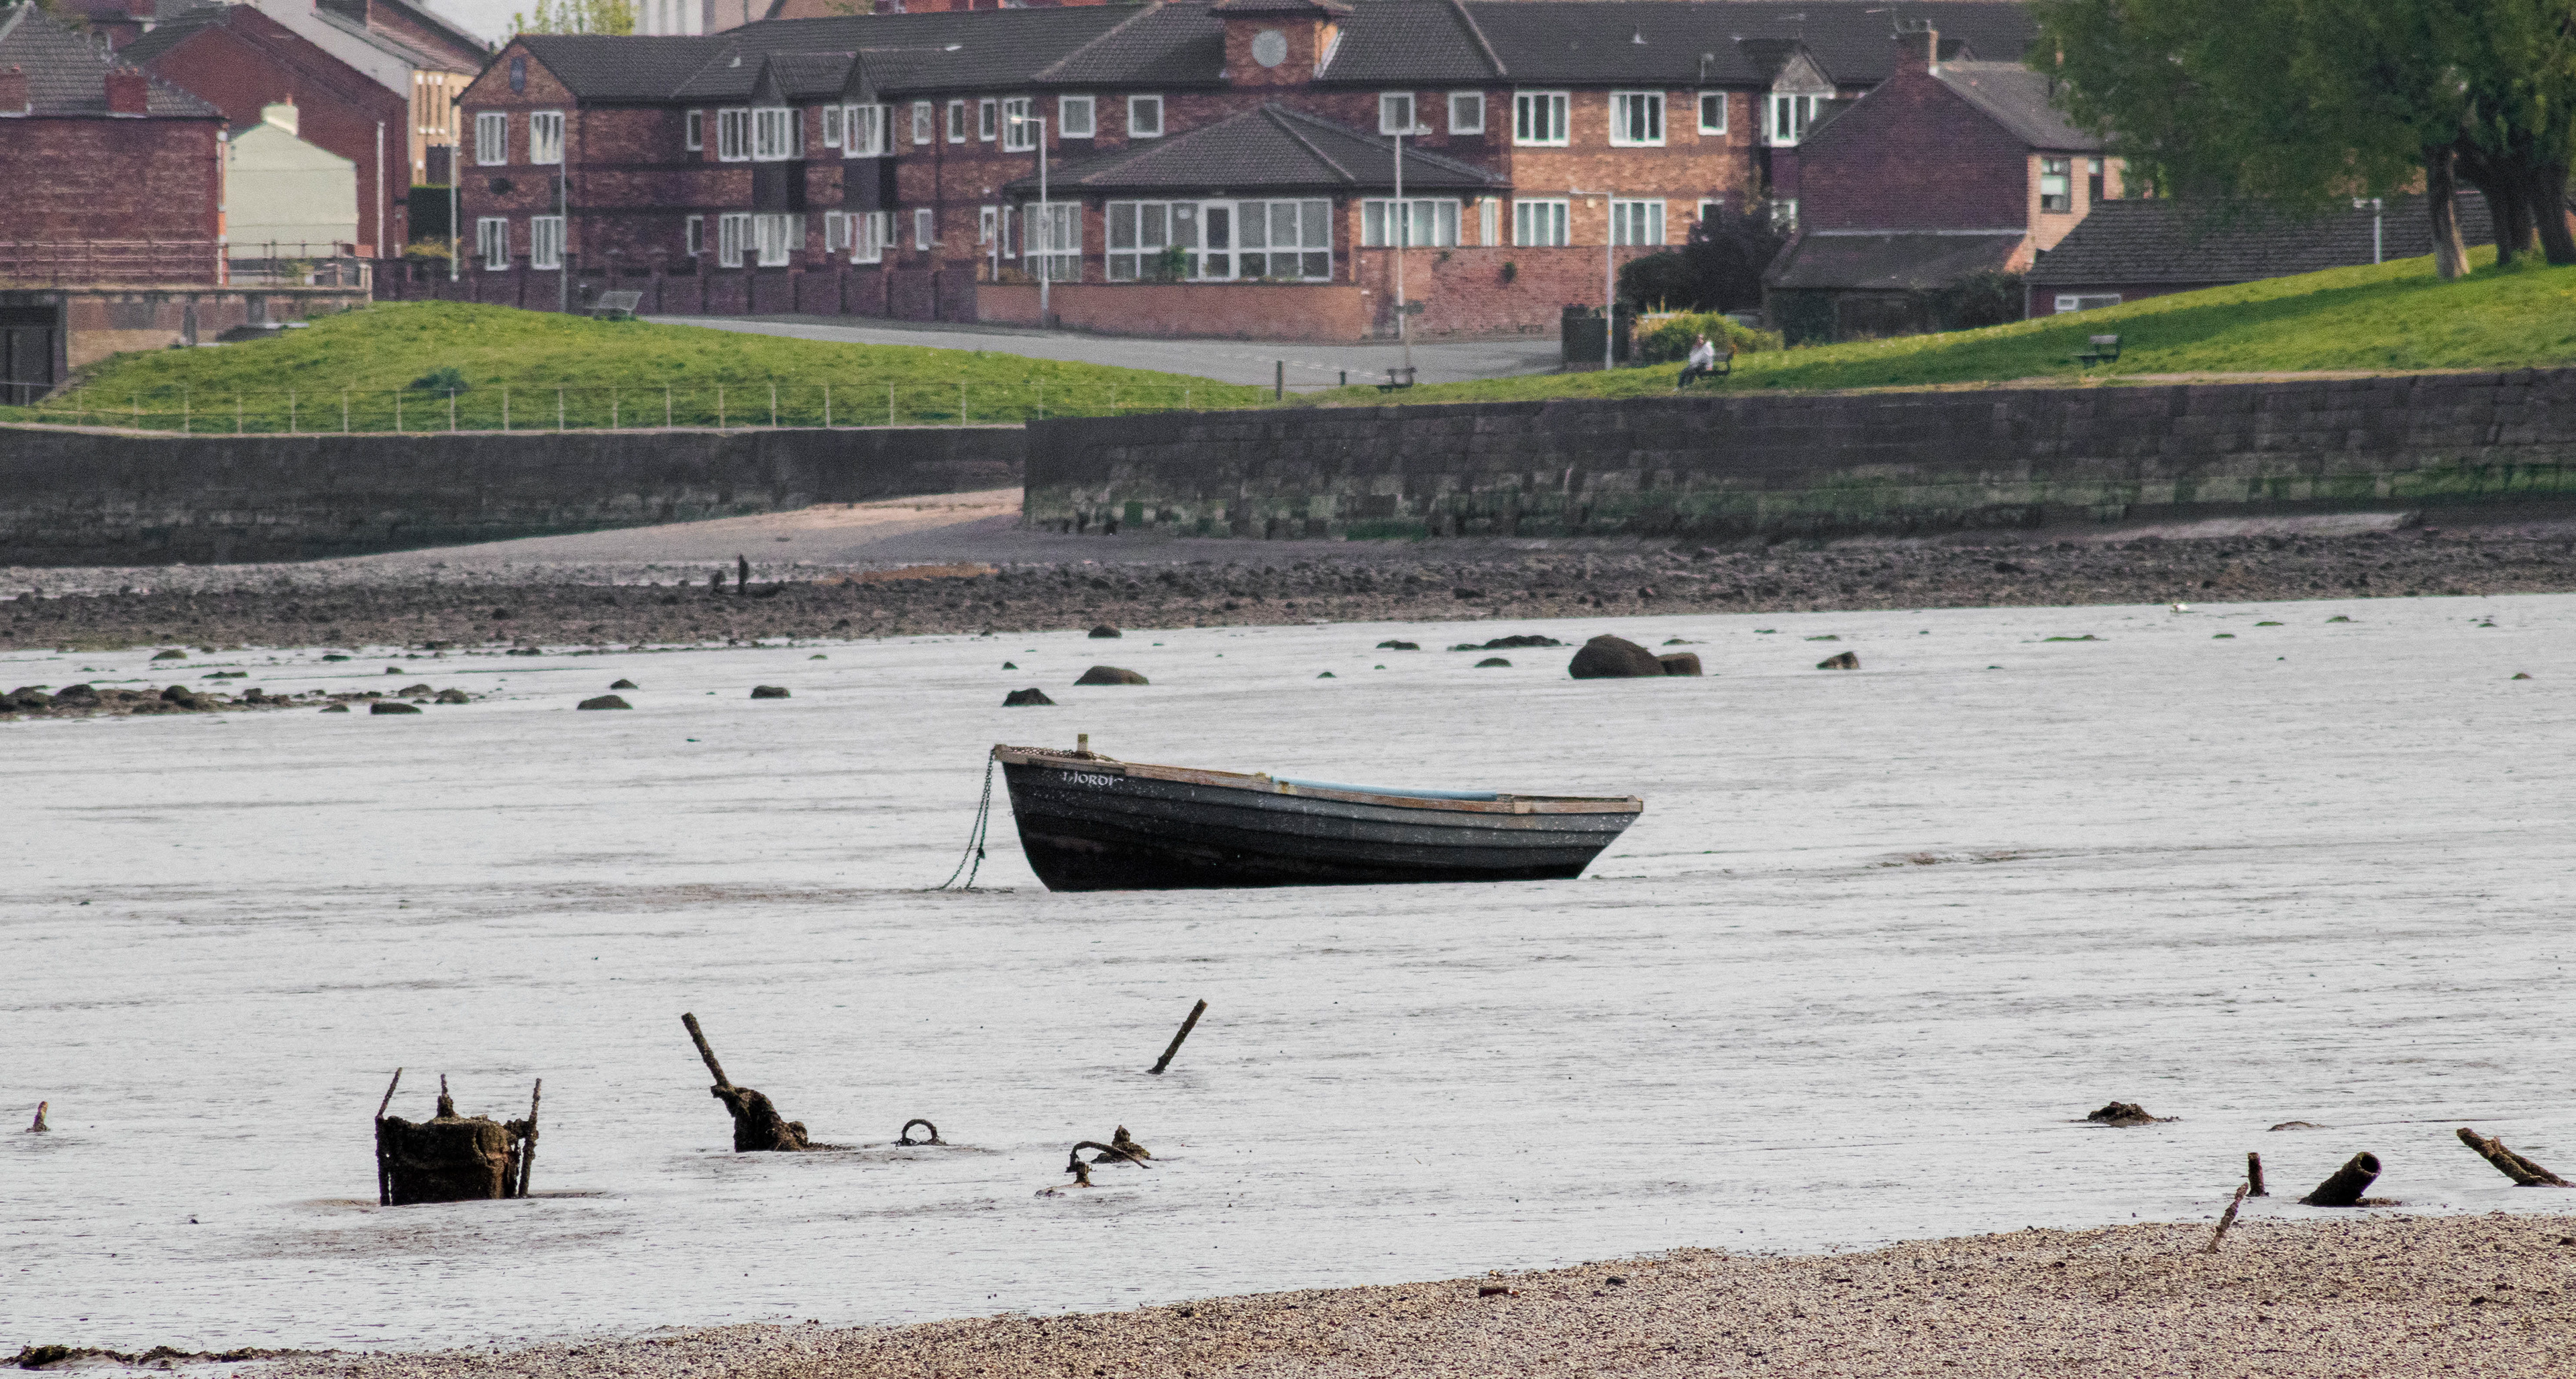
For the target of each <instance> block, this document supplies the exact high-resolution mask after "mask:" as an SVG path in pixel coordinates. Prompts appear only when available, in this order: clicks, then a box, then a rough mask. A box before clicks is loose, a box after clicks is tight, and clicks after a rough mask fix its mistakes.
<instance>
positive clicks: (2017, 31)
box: [1326, 0, 2033, 86]
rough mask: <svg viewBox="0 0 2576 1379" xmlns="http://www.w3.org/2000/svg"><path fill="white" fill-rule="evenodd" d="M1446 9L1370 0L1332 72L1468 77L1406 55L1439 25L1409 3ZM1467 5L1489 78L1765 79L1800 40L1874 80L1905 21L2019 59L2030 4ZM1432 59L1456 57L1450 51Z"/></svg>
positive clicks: (1988, 55)
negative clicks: (1489, 57) (1489, 58)
mask: <svg viewBox="0 0 2576 1379" xmlns="http://www.w3.org/2000/svg"><path fill="white" fill-rule="evenodd" d="M1440 8H1448V4H1447V0H1362V3H1361V5H1360V7H1359V11H1358V12H1357V13H1356V14H1354V15H1353V16H1352V17H1351V19H1350V21H1349V22H1348V23H1346V24H1344V25H1343V35H1342V49H1341V51H1342V56H1341V57H1337V58H1335V59H1334V62H1333V67H1332V70H1331V71H1329V72H1328V73H1327V74H1326V75H1327V77H1328V78H1329V79H1331V80H1334V81H1349V82H1362V81H1380V80H1391V79H1409V80H1424V81H1454V80H1465V79H1468V77H1469V75H1470V73H1469V72H1468V71H1467V69H1466V66H1465V65H1464V64H1459V65H1456V66H1453V67H1451V68H1449V69H1448V70H1442V71H1437V72H1434V71H1431V70H1428V66H1429V64H1428V63H1427V64H1426V70H1424V71H1423V72H1422V73H1421V74H1420V75H1419V76H1414V75H1412V72H1411V67H1410V65H1409V63H1408V62H1407V61H1406V59H1407V58H1408V57H1409V56H1410V55H1411V54H1410V52H1409V50H1408V49H1407V47H1406V46H1405V44H1406V41H1407V40H1408V39H1411V38H1418V37H1419V36H1420V35H1422V34H1423V33H1424V31H1425V30H1427V29H1429V28H1430V26H1431V25H1432V22H1433V19H1432V16H1430V15H1427V14H1421V13H1407V11H1409V10H1410V11H1422V10H1431V9H1440ZM1459 8H1460V9H1462V10H1463V12H1464V14H1465V16H1466V17H1467V18H1469V19H1471V20H1472V21H1473V23H1474V27H1475V29H1476V30H1478V31H1481V33H1482V35H1483V37H1484V38H1485V40H1486V41H1487V43H1488V44H1490V46H1491V50H1492V52H1493V54H1494V56H1495V58H1496V59H1498V60H1499V64H1500V66H1501V68H1502V70H1501V71H1499V72H1487V73H1482V75H1488V76H1491V77H1494V78H1497V79H1505V80H1509V81H1512V82H1514V83H1542V82H1557V83H1563V84H1566V85H1594V86H1599V85H1611V84H1616V83H1621V82H1639V83H1656V84H1662V85H1669V86H1693V85H1702V84H1707V85H1721V84H1723V85H1738V86H1741V85H1754V84H1760V83H1764V82H1768V81H1769V80H1770V79H1771V78H1772V76H1773V75H1774V74H1776V73H1777V72H1778V71H1779V69H1780V65H1781V63H1782V62H1783V61H1785V60H1786V58H1787V56H1788V54H1789V53H1791V52H1793V51H1795V50H1796V49H1797V48H1799V47H1800V46H1802V45H1803V47H1804V48H1805V50H1806V51H1807V52H1808V53H1809V54H1811V55H1812V56H1813V57H1814V58H1815V59H1816V62H1817V63H1818V65H1820V66H1821V67H1823V68H1824V69H1825V71H1826V72H1827V73H1829V74H1831V75H1832V77H1833V78H1834V79H1835V80H1836V81H1837V82H1839V83H1841V84H1843V85H1846V86H1868V85H1872V84H1875V83H1877V82H1880V81H1883V80H1885V79H1886V78H1887V75H1888V73H1889V72H1891V71H1893V70H1895V64H1896V44H1895V41H1894V37H1895V26H1896V23H1897V22H1898V21H1901V20H1922V21H1926V22H1929V23H1931V24H1933V25H1934V26H1935V27H1937V28H1938V29H1939V30H1940V33H1941V36H1942V42H1943V47H1944V49H1945V50H1949V51H1964V52H1967V53H1970V54H1973V55H1975V56H1977V57H1980V58H1985V59H1989V60H1996V61H2005V62H2009V61H2012V60H2015V59H2017V58H2019V57H2020V56H2021V54H2022V52H2023V50H2024V49H2026V48H2027V47H2028V46H2029V45H2030V40H2031V35H2032V32H2033V29H2032V25H2031V19H2030V14H2029V12H2028V11H2027V10H2026V9H2025V8H2023V6H2021V5H2020V4H2018V3H1993V2H1991V0H1942V2H1941V3H1922V2H1921V0H1915V2H1914V3H1897V4H1873V3H1870V0H1465V3H1464V4H1463V5H1462V6H1460V7H1459ZM1381 27H1383V28H1384V29H1385V31H1386V33H1387V37H1386V38H1385V39H1383V40H1381V39H1380V38H1378V37H1377V34H1378V32H1379V30H1380V28H1381ZM1953 44H1958V45H1960V46H1959V47H1958V48H1956V49H1953V47H1952V45H1953ZM1363 55H1366V56H1363ZM1425 56H1426V58H1432V57H1435V56H1436V57H1444V58H1447V59H1449V60H1450V61H1452V62H1455V59H1456V55H1455V51H1454V49H1448V48H1443V49H1440V50H1437V52H1436V54H1435V53H1426V54H1425ZM1346 60H1348V61H1349V62H1350V64H1351V65H1349V66H1348V67H1345V66H1344V62H1345V61H1346Z"/></svg>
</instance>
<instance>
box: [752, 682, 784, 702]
mask: <svg viewBox="0 0 2576 1379" xmlns="http://www.w3.org/2000/svg"><path fill="white" fill-rule="evenodd" d="M751 697H752V698H754V699H784V698H786V697H787V687H786V686H785V685H754V686H752V687H751Z"/></svg>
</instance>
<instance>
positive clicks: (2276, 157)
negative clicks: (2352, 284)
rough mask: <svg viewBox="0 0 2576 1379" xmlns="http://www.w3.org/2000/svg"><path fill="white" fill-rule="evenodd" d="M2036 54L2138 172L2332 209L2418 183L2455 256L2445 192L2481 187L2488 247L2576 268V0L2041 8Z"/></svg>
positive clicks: (2239, 0)
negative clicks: (2489, 224)
mask: <svg viewBox="0 0 2576 1379" xmlns="http://www.w3.org/2000/svg"><path fill="white" fill-rule="evenodd" d="M2035 8H2036V12H2037V14H2038V17H2039V21H2040V26H2041V32H2042V37H2041V41H2040V43H2039V44H2038V45H2037V47H2036V48H2035V49H2034V52H2036V53H2040V54H2045V55H2046V56H2044V57H2042V58H2036V59H2034V61H2036V62H2038V63H2039V64H2040V65H2041V66H2042V67H2043V69H2044V70H2048V71H2050V72H2051V74H2052V75H2054V76H2057V77H2060V78H2063V79H2064V82H2065V85H2064V87H2063V88H2062V91H2061V95H2062V99H2063V103H2064V104H2065V106H2066V109H2067V111H2068V113H2069V115H2070V116H2072V117H2073V118H2074V119H2075V120H2076V121H2078V122H2079V123H2082V124H2084V125H2086V126H2087V127H2089V128H2092V129H2094V130H2096V131H2099V132H2101V133H2103V134H2104V135H2105V136H2106V138H2108V139H2109V141H2110V143H2111V148H2112V151H2113V152H2114V153H2117V154H2118V155H2120V156H2121V157H2122V158H2124V159H2126V160H2127V162H2128V164H2129V168H2130V173H2131V176H2132V178H2133V179H2142V180H2145V181H2148V182H2151V183H2153V184H2155V185H2157V186H2160V187H2163V188H2166V189H2167V190H2169V191H2171V192H2173V193H2175V194H2177V195H2182V196H2193V197H2201V196H2207V197H2213V198H2256V199H2260V200H2263V201H2267V202H2271V203H2274V204H2277V205H2281V206H2285V207H2288V208H2290V209H2292V210H2294V211H2295V210H2306V211H2312V212H2314V211H2323V210H2325V209H2328V208H2329V207H2332V206H2335V205H2338V204H2343V203H2344V202H2345V200H2346V199H2347V198H2349V197H2352V196H2357V195H2361V196H2367V195H2377V194H2382V193H2386V192H2391V191H2397V190H2401V189H2408V188H2412V187H2413V186H2415V185H2417V184H2418V181H2419V179H2420V180H2421V184H2422V185H2423V187H2424V188H2425V191H2426V193H2427V195H2426V202H2427V204H2428V206H2429V208H2430V214H2431V216H2432V220H2433V230H2434V241H2435V246H2436V248H2435V253H2436V260H2437V266H2438V267H2439V268H2440V270H2441V271H2442V273H2443V275H2444V276H2446V277H2451V276H2457V274H2458V272H2459V271H2460V269H2461V267H2462V255H2461V253H2460V250H2459V233H2458V227H2457V221H2456V216H2455V210H2454V207H2453V204H2452V197H2451V189H2452V186H2453V185H2454V184H2455V183H2456V182H2459V181H2465V182H2468V183H2470V184H2472V185H2474V186H2476V187H2478V188H2480V189H2481V190H2483V191H2484V192H2485V193H2486V194H2487V197H2488V201H2489V205H2490V207H2491V209H2492V210H2493V212H2494V216H2495V221H2496V225H2497V257H2498V260H2499V261H2500V262H2509V261H2510V260H2511V259H2512V258H2513V257H2514V256H2515V255H2516V254H2517V253H2520V252H2523V251H2524V250H2525V249H2526V248H2527V247H2528V246H2529V245H2530V243H2531V241H2532V240H2533V238H2534V237H2535V235H2536V236H2537V238H2538V239H2539V241H2540V246H2541V248H2542V250H2543V252H2545V253H2546V254H2547V255H2548V257H2549V261H2550V262H2552V263H2576V236H2571V234H2570V228H2569V224H2568V217H2567V212H2566V195H2567V183H2568V175H2567V169H2568V164H2569V159H2570V154H2571V145H2572V143H2576V0H2037V4H2036V7H2035Z"/></svg>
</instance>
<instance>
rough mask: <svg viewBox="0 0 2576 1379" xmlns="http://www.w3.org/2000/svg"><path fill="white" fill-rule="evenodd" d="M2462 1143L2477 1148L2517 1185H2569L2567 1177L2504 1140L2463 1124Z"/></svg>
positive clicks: (2484, 1157) (2461, 1128) (2480, 1153)
mask: <svg viewBox="0 0 2576 1379" xmlns="http://www.w3.org/2000/svg"><path fill="white" fill-rule="evenodd" d="M2460 1143H2462V1144H2465V1145H2467V1146H2468V1147H2469V1148H2471V1149H2474V1150H2476V1151H2477V1152H2478V1157H2479V1158H2482V1159H2484V1160H2486V1161H2487V1162H2488V1163H2491V1164H2494V1165H2495V1169H2496V1172H2498V1173H2501V1174H2503V1175H2504V1176H2506V1177H2508V1178H2511V1179H2513V1185H2514V1186H2515V1187H2566V1186H2568V1182H2567V1180H2566V1179H2564V1178H2561V1177H2559V1176H2558V1175H2557V1174H2555V1173H2552V1172H2550V1171H2549V1170H2548V1169H2545V1168H2542V1167H2541V1166H2540V1165H2538V1164H2536V1163H2533V1162H2532V1161H2531V1160H2529V1159H2526V1158H2524V1157H2522V1156H2521V1155H2520V1154H2516V1153H2514V1152H2513V1151H2512V1150H2510V1149H2507V1148H2505V1147H2504V1141H2502V1140H2500V1139H2496V1138H2495V1137H2493V1136H2490V1135H2481V1134H2479V1133H2478V1132H2477V1131H2475V1130H2472V1129H2470V1128H2469V1127H2467V1126H2465V1125H2463V1126H2461V1127H2460Z"/></svg>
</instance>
